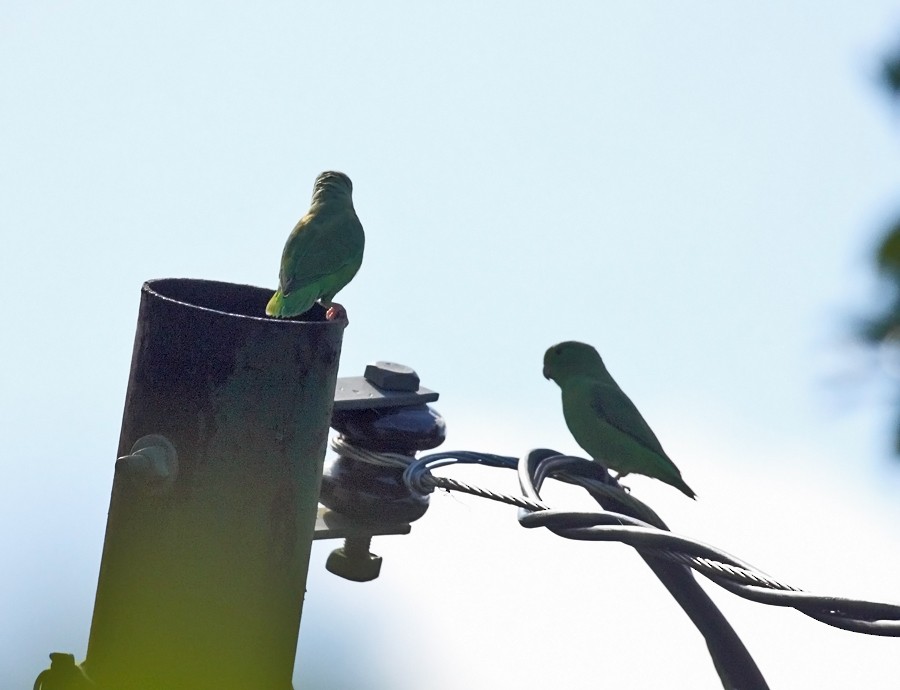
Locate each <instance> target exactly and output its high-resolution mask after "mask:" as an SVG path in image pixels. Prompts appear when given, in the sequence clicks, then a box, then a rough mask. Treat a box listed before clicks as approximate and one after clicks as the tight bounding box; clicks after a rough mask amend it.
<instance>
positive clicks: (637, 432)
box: [590, 381, 671, 462]
mask: <svg viewBox="0 0 900 690" xmlns="http://www.w3.org/2000/svg"><path fill="white" fill-rule="evenodd" d="M590 406H591V409H592V410H593V412H594V413H595V414H596V415H597V416H598V417H600V418H601V419H602V420H603V421H604V422H606V423H607V424H609V425H611V426H613V427H615V428H616V429H618V430H619V431H621V432H622V433H623V434H627V435H628V436H629V437H631V438H632V439H634V440H635V441H636V442H637V443H639V444H640V445H642V446H643V447H644V448H647V449H648V450H652V451H653V452H654V453H658V454H659V455H661V456H662V457H664V458H666V459H668V456H667V455H666V453H665V451H664V450H663V448H662V444H660V442H659V439H658V438H656V434H654V433H653V429H651V428H650V425H649V424H647V422H646V421H645V420H644V418H643V417H642V416H641V413H640V412H639V411H638V409H637V407H635V405H634V403H633V402H631V399H630V398H629V397H628V396H627V395H625V393H623V392H622V389H621V388H619V387H618V386H617V385H609V384H607V383H603V382H601V381H597V382H595V383H594V384H593V385H592V386H591V388H590ZM670 462H671V461H670Z"/></svg>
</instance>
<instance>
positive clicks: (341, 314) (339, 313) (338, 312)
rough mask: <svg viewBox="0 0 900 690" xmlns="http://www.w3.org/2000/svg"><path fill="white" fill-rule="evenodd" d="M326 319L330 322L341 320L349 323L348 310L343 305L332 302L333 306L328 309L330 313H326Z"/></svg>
mask: <svg viewBox="0 0 900 690" xmlns="http://www.w3.org/2000/svg"><path fill="white" fill-rule="evenodd" d="M325 318H326V320H328V321H338V320H341V319H343V320H344V321H348V319H347V310H346V309H344V307H343V305H341V304H338V303H337V302H332V303H331V306H329V307H328V311H326V312H325Z"/></svg>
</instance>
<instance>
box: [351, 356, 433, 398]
mask: <svg viewBox="0 0 900 690" xmlns="http://www.w3.org/2000/svg"><path fill="white" fill-rule="evenodd" d="M363 378H365V380H366V381H368V382H369V383H371V384H372V385H373V386H378V387H379V388H381V389H383V390H387V391H409V392H413V393H414V392H415V391H417V390H419V375H418V374H417V373H416V372H415V370H414V369H412V368H411V367H407V366H404V365H403V364H397V363H395V362H375V364H368V365H366V371H365V373H364V374H363Z"/></svg>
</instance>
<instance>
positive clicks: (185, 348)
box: [82, 279, 346, 690]
mask: <svg viewBox="0 0 900 690" xmlns="http://www.w3.org/2000/svg"><path fill="white" fill-rule="evenodd" d="M270 296H271V291H269V290H263V289H260V288H254V287H249V286H241V285H232V284H229V283H217V282H212V281H200V280H181V279H166V280H154V281H150V282H148V283H146V284H145V285H144V286H143V288H142V291H141V306H140V313H139V317H138V325H137V334H136V337H135V345H134V353H133V357H132V364H131V375H130V379H129V382H128V392H127V396H126V400H125V411H124V415H123V421H122V431H121V437H120V440H119V451H118V455H119V457H120V459H119V460H118V461H117V463H116V472H115V478H114V481H113V489H112V496H111V500H110V508H109V518H108V522H107V528H106V539H105V542H104V547H103V558H102V562H101V565H100V576H99V582H98V586H97V597H96V602H95V605H94V615H93V620H92V624H91V633H90V640H89V643H88V651H87V657H86V659H85V661H84V663H83V664H82V668H84V670H85V671H86V672H87V674H88V675H89V677H90V678H91V679H92V680H93V681H94V683H96V685H97V687H98V688H99V689H100V690H106V689H109V690H181V689H183V690H206V689H208V690H230V689H232V688H233V689H235V690H237V689H240V690H250V689H252V690H289V689H290V688H291V676H292V674H293V667H294V658H295V655H296V647H297V636H298V632H299V627H300V616H301V611H302V606H303V595H304V591H305V584H306V575H307V568H308V564H309V553H310V547H311V544H312V538H313V530H314V527H315V519H316V507H317V497H318V493H319V482H320V479H321V474H322V464H323V461H324V457H325V446H326V442H327V435H328V426H329V420H330V417H331V411H332V405H333V400H334V390H335V381H336V378H337V368H338V359H339V356H340V349H341V342H342V336H343V329H344V327H345V325H346V322H345V321H336V322H330V321H326V320H325V319H324V315H323V313H324V312H323V311H322V310H319V309H318V308H316V309H315V310H314V311H313V312H312V313H311V314H310V315H308V316H307V318H310V319H312V320H308V321H299V320H276V319H270V318H266V317H265V316H264V314H265V305H266V301H267V300H268V298H269V297H270ZM135 451H137V452H135Z"/></svg>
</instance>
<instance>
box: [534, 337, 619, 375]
mask: <svg viewBox="0 0 900 690" xmlns="http://www.w3.org/2000/svg"><path fill="white" fill-rule="evenodd" d="M598 368H599V370H601V371H602V370H603V369H604V366H603V360H602V359H601V358H600V354H599V353H598V352H597V350H595V349H594V348H593V347H591V346H590V345H587V344H586V343H579V342H577V341H575V340H567V341H566V342H564V343H559V344H558V345H554V346H553V347H551V348H548V349H547V352H545V353H544V378H546V379H552V380H553V381H556V382H557V383H560V381H561V380H562V379H565V378H567V377H568V376H571V375H572V374H585V373H590V372H594V371H597V370H598Z"/></svg>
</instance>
